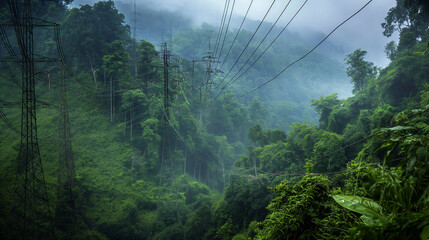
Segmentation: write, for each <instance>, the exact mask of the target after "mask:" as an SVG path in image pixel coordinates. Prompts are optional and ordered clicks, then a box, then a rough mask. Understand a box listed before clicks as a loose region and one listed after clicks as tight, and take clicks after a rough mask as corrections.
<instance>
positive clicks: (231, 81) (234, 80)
mask: <svg viewBox="0 0 429 240" xmlns="http://www.w3.org/2000/svg"><path fill="white" fill-rule="evenodd" d="M307 1H308V0H306V1H305V2H304V3H303V4H302V5H301V7H300V8H299V9H298V11H297V12H296V13H295V15H294V16H293V17H292V18H291V19H290V20H289V22H288V23H287V24H286V25H285V26H284V27H283V29H282V30H281V31H280V32H279V33H278V34H277V36H276V37H275V38H274V40H273V41H272V42H271V43H270V44H269V45H268V46H267V47H266V48H265V50H264V51H263V52H262V54H260V55H259V56H258V58H256V60H255V61H254V62H253V63H252V64H251V65H250V66H249V67H248V68H247V69H246V70H245V71H244V72H243V73H241V74H240V76H238V77H237V78H236V79H234V77H235V76H236V75H237V74H236V75H234V77H233V78H232V79H231V80H230V81H229V82H228V83H226V84H225V85H224V87H223V88H222V90H223V89H224V88H227V87H228V86H231V85H232V84H233V83H234V82H236V81H237V80H238V79H240V78H241V77H242V76H243V75H244V74H245V73H246V72H247V71H249V69H250V68H252V67H253V65H255V64H256V63H257V62H258V61H259V59H261V57H262V56H263V55H264V54H265V53H266V52H267V51H268V49H269V48H270V47H271V46H272V45H273V44H274V42H275V41H277V39H278V38H279V37H280V36H281V35H282V33H283V32H284V31H285V30H286V28H287V27H288V26H289V24H290V23H291V22H292V21H293V20H294V19H295V17H296V16H297V15H298V13H299V12H300V11H301V9H302V8H303V7H304V6H305V4H306V3H307ZM259 46H260V45H259ZM259 46H258V48H259ZM252 56H253V55H252ZM249 59H250V58H249ZM246 63H247V62H246ZM243 67H244V65H243ZM240 70H241V69H240ZM237 73H238V72H237Z"/></svg>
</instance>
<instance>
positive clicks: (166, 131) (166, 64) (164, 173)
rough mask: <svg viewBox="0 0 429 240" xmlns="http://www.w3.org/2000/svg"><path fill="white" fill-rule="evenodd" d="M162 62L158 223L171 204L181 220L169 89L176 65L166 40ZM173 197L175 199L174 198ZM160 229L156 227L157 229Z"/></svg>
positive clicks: (163, 44)
mask: <svg viewBox="0 0 429 240" xmlns="http://www.w3.org/2000/svg"><path fill="white" fill-rule="evenodd" d="M161 53H162V62H163V66H162V68H163V75H164V80H163V82H164V83H163V84H164V89H163V91H164V93H163V94H164V106H163V139H162V149H161V164H160V173H159V186H158V200H157V211H156V223H157V222H158V219H159V217H161V216H166V215H171V214H173V213H172V212H169V209H171V208H170V206H171V205H174V206H175V210H176V211H175V213H174V214H175V215H176V217H177V221H178V222H180V211H179V203H178V192H177V186H176V176H175V166H174V161H173V156H172V154H171V152H172V148H171V142H170V139H171V137H172V135H171V131H170V114H169V107H170V90H169V68H172V67H176V66H174V65H172V64H170V51H169V50H168V44H167V43H166V42H164V43H162V44H161ZM172 198H173V199H172ZM157 230H158V229H157V228H156V229H155V231H157Z"/></svg>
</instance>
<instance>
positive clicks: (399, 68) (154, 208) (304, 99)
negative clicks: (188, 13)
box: [0, 1, 429, 240]
mask: <svg viewBox="0 0 429 240" xmlns="http://www.w3.org/2000/svg"><path fill="white" fill-rule="evenodd" d="M65 3H68V2H65ZM65 3H63V2H61V3H58V2H57V1H40V5H37V4H34V6H33V8H34V9H33V12H34V14H35V15H36V16H37V17H40V18H48V19H49V20H51V21H57V22H61V25H62V27H61V29H62V39H63V44H64V52H65V55H66V56H67V59H68V65H69V69H68V70H67V71H66V74H65V76H66V78H65V79H66V86H65V90H66V92H67V104H68V108H67V109H66V110H67V111H68V114H69V118H70V129H71V131H70V132H71V139H69V140H71V143H72V148H73V159H74V170H75V178H74V179H73V181H74V185H73V186H74V187H73V196H74V197H73V204H71V205H69V207H71V206H72V207H71V211H70V209H64V206H63V205H60V204H58V202H59V201H58V199H57V197H58V193H57V191H58V188H57V187H58V177H59V175H58V173H59V172H60V171H58V167H59V163H58V159H59V157H60V156H59V152H60V151H59V150H58V149H59V146H60V144H61V142H62V141H65V139H61V135H59V131H60V129H61V128H62V127H64V126H63V125H61V124H59V117H60V116H61V115H60V113H61V110H60V109H59V107H58V106H59V105H58V104H59V103H58V101H59V99H61V95H60V89H61V83H60V71H59V70H58V66H55V65H54V64H42V63H39V64H37V66H36V67H37V68H38V69H46V70H47V72H41V73H39V74H40V76H39V77H38V78H37V83H36V94H37V95H36V97H37V99H38V100H39V101H40V102H39V105H38V108H37V126H38V139H39V146H40V152H41V159H42V163H43V169H44V178H45V181H46V186H47V190H48V197H49V200H50V210H51V213H52V214H53V219H54V223H55V229H56V236H57V238H58V239H235V240H237V239H351V238H352V239H419V238H420V239H427V238H428V235H429V234H428V232H429V230H428V229H429V208H428V201H429V200H428V199H429V198H428V196H429V190H428V189H429V187H428V184H429V182H428V179H427V175H428V170H429V166H428V163H429V159H428V156H429V135H428V134H429V126H428V124H427V123H428V122H429V113H428V111H429V110H428V109H429V106H428V104H429V85H428V76H429V68H428V64H429V56H428V55H429V54H428V53H427V51H428V50H427V49H428V47H429V45H428V43H427V34H428V30H427V29H428V25H427V22H428V21H424V20H425V19H426V20H427V13H426V11H427V9H426V8H425V7H424V6H421V5H420V4H416V5H406V4H407V3H408V2H406V3H404V2H402V1H398V6H397V7H396V8H394V9H392V10H391V11H390V12H389V15H388V16H387V18H386V24H385V25H384V27H385V29H386V32H385V33H384V34H385V35H386V36H389V34H392V31H395V29H396V30H398V29H400V31H401V32H400V36H401V37H400V41H399V43H398V44H395V43H391V44H389V45H388V46H387V47H386V53H387V54H388V56H389V58H390V59H391V60H392V62H391V63H390V64H389V65H388V66H387V67H386V68H384V69H378V68H376V67H375V66H374V64H372V63H370V62H368V61H366V60H365V54H366V52H365V51H364V50H362V49H358V50H356V51H355V52H353V53H350V54H349V55H347V56H345V65H346V67H347V68H346V74H347V75H348V77H349V79H351V82H352V84H353V86H354V88H353V96H352V97H349V98H347V99H341V98H339V97H338V95H337V94H335V93H334V94H331V92H328V91H325V90H324V89H323V86H330V85H331V84H337V83H340V81H344V82H346V81H349V80H347V79H346V77H345V76H342V75H344V74H343V73H342V70H341V67H340V64H339V63H337V62H335V60H332V59H330V58H329V57H328V56H326V55H324V54H322V53H315V54H314V55H311V57H309V58H308V59H307V60H306V61H305V62H303V63H302V64H299V65H297V66H296V67H295V68H293V69H291V71H290V72H289V73H288V74H285V79H283V80H282V79H279V81H276V82H273V84H272V85H268V86H267V87H266V88H264V89H262V90H261V91H258V92H257V93H256V95H253V96H251V97H246V98H239V97H238V96H239V95H240V93H243V92H246V91H248V90H250V89H252V88H253V87H255V86H257V85H259V84H260V83H262V82H263V81H265V80H266V79H267V76H271V75H272V74H273V72H274V73H275V72H277V71H279V70H280V69H281V68H282V67H283V66H284V65H285V64H287V62H282V61H281V59H284V58H286V57H285V56H287V57H288V58H290V59H295V58H297V57H299V56H301V55H302V54H303V53H305V51H306V50H308V46H306V45H305V44H301V43H299V42H300V37H299V36H298V35H296V34H293V33H288V34H287V36H286V37H285V38H283V39H282V40H281V42H279V43H278V45H275V46H274V48H275V49H274V50H270V52H268V54H267V56H266V58H267V59H265V60H263V61H262V64H261V65H259V66H255V68H253V69H252V70H251V71H249V73H248V74H246V75H245V76H244V78H243V79H241V80H240V81H238V82H236V83H235V84H234V85H232V86H231V88H230V89H228V90H227V91H225V94H222V95H220V97H219V98H217V99H216V101H215V102H214V103H213V104H209V105H205V104H204V103H203V101H202V99H205V98H207V99H208V100H209V101H210V100H211V99H213V98H214V97H215V96H216V92H215V91H213V92H210V91H207V92H206V94H207V95H206V96H204V97H200V92H199V91H198V88H199V86H200V85H201V82H202V81H203V79H204V75H205V69H204V66H201V65H200V66H199V65H198V64H197V65H196V66H195V67H194V68H193V66H192V60H195V59H197V58H198V57H201V55H200V54H201V53H204V52H206V51H207V47H208V45H206V44H207V37H208V36H209V35H210V34H209V33H210V31H213V30H214V29H215V28H214V27H212V26H209V25H202V26H201V27H200V28H184V29H181V31H183V32H179V33H178V34H177V35H175V36H174V37H173V39H174V40H173V43H174V44H173V53H175V55H178V56H180V61H176V62H175V67H174V68H170V69H169V83H170V87H169V96H168V97H169V99H170V100H169V102H168V109H166V107H165V106H166V105H165V101H164V97H165V96H164V95H163V93H164V92H165V88H164V85H163V83H164V82H163V79H164V76H165V75H164V74H165V72H164V70H165V65H163V63H162V59H161V58H160V52H161V53H162V51H161V49H160V48H159V47H157V46H156V45H154V44H153V43H151V42H149V41H146V40H139V41H136V49H137V50H136V52H137V55H136V56H134V51H133V49H134V44H133V43H134V40H133V39H132V38H131V34H130V27H129V26H128V25H126V24H125V16H124V15H122V14H121V13H120V12H119V11H118V10H117V9H116V7H115V5H114V3H113V2H112V1H107V2H98V3H95V4H94V5H93V6H90V5H83V6H80V7H79V8H73V9H67V8H66V6H65V5H64V4H65ZM404 4H405V5H404ZM408 4H409V3H408ZM6 7H7V6H6V5H5V4H3V3H2V4H1V5H0V9H1V10H2V12H7V10H5V9H7V8H6ZM43 9H49V11H47V12H45V11H43ZM400 10H401V11H402V12H401V11H400ZM145 11H148V12H150V11H149V10H145ZM398 13H400V14H402V15H401V16H405V17H406V18H408V19H407V21H408V22H409V23H411V24H410V25H408V26H403V25H402V24H403V22H400V21H401V20H399V19H400V18H398V17H397V16H396V15H395V14H398ZM417 13H418V14H417ZM152 14H154V15H156V13H153V12H152ZM149 16H150V14H149ZM176 18H177V19H180V17H178V16H176ZM148 19H150V17H149V18H148ZM148 21H149V20H148ZM184 22H186V21H185V20H184ZM164 24H165V22H164ZM6 33H7V34H8V35H9V38H10V39H11V44H12V46H13V47H14V48H15V49H18V48H17V43H16V42H15V41H13V40H12V39H13V35H12V34H13V29H6ZM230 34H231V36H232V35H233V34H234V32H231V33H230ZM239 36H240V38H242V40H240V41H239V42H238V46H237V49H234V48H233V50H232V51H233V52H234V54H239V53H238V51H239V49H241V48H240V47H239V46H241V47H242V45H243V44H245V42H246V41H247V39H248V38H249V37H250V32H247V31H244V30H243V32H242V34H240V35H239ZM288 37H289V38H288ZM291 39H295V40H293V41H290V40H291ZM259 40H260V36H259ZM54 41H55V35H54V34H52V33H49V31H45V32H44V34H40V35H38V36H37V37H36V38H35V49H36V51H39V52H41V53H43V54H46V55H55V53H56V49H55V44H54ZM290 42H292V43H290ZM286 43H287V44H286ZM189 46H192V48H190V47H189ZM252 47H255V46H252ZM236 51H237V52H236ZM2 56H4V53H3V52H2ZM134 57H135V58H134ZM134 61H136V62H137V71H136V72H135V68H134V64H133V63H134ZM232 64H233V63H232V62H227V63H226V65H225V66H226V69H228V66H231V65H232ZM3 67H4V71H3V70H2V71H1V73H0V84H1V86H2V91H0V99H1V100H2V105H1V110H2V113H4V114H2V116H5V117H3V119H6V118H7V119H8V123H11V124H9V125H6V124H5V121H3V122H2V123H1V124H2V125H1V129H0V141H1V145H0V146H1V147H0V173H1V176H2V177H1V178H0V203H1V208H0V232H1V233H2V234H3V235H2V237H4V238H5V239H19V237H20V236H19V232H16V231H15V229H16V228H14V227H13V226H11V225H13V223H14V222H19V216H16V214H14V212H13V211H12V206H13V204H14V194H13V192H14V189H15V185H14V182H15V176H16V172H17V168H18V166H17V161H16V159H17V156H18V153H19V147H20V136H19V132H18V133H17V132H15V131H14V130H13V129H12V128H16V129H19V127H20V126H19V122H20V114H21V111H20V109H18V108H11V107H5V106H8V105H7V104H4V103H5V102H6V103H9V105H13V106H16V103H19V102H20V94H21V89H20V88H19V87H18V86H16V84H14V82H13V81H12V80H11V75H14V73H15V75H18V76H19V74H20V68H19V66H18V67H17V66H15V65H13V64H10V63H7V64H6V65H4V66H3ZM7 69H9V70H11V71H8V70H7ZM308 69H311V71H310V70H308ZM192 76H193V77H192ZM218 78H221V76H218ZM330 78H331V79H330ZM218 80H219V79H218ZM322 81H323V84H322V83H321V82H322ZM18 85H19V84H18ZM3 89H4V90H3ZM315 89H316V90H315ZM281 93H283V94H285V95H286V97H284V96H283V95H282V94H281ZM321 94H325V96H320V95H321ZM311 99H312V100H311ZM11 103H14V104H11ZM18 105H19V104H18ZM313 108H314V109H315V112H317V114H318V117H319V121H318V126H316V125H315V124H313V123H308V121H310V120H311V119H313V118H314V117H315V116H314V115H313V114H312V113H311V112H312V111H313V110H312V109H313ZM305 122H307V123H305ZM275 128H281V130H280V129H275ZM285 130H287V131H285ZM59 136H60V137H59ZM60 193H61V192H60ZM67 211H69V212H71V213H72V214H70V216H69V215H62V214H60V213H61V212H67ZM41 231H43V230H41Z"/></svg>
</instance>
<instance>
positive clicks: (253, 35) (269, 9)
mask: <svg viewBox="0 0 429 240" xmlns="http://www.w3.org/2000/svg"><path fill="white" fill-rule="evenodd" d="M275 2H276V0H273V2H272V3H271V5H270V7H269V8H268V11H267V12H266V13H265V16H264V18H263V19H262V20H261V22H260V23H259V25H258V27H257V28H256V30H255V32H254V33H253V34H252V36H251V37H250V39H249V41H248V42H247V44H246V46H245V47H244V49H243V50H242V51H241V53H240V55H239V56H238V58H237V60H235V62H234V64H233V65H232V67H231V68H230V69H229V71H228V73H227V74H226V75H225V76H224V77H223V79H222V80H221V82H220V83H219V85H220V84H222V82H223V81H225V79H226V78H227V77H228V75H229V74H230V73H231V71H232V69H233V68H234V67H235V65H237V63H238V61H239V60H240V58H241V57H242V56H243V54H244V52H245V51H246V49H247V48H248V47H249V45H250V43H251V42H252V40H253V38H254V37H255V36H256V33H257V32H258V31H259V28H260V27H261V26H262V23H264V21H265V18H266V17H267V16H268V13H269V12H270V11H271V9H272V7H273V5H274V3H275Z"/></svg>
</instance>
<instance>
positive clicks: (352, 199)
mask: <svg viewBox="0 0 429 240" xmlns="http://www.w3.org/2000/svg"><path fill="white" fill-rule="evenodd" d="M333 198H334V200H335V201H336V202H337V203H338V204H340V205H341V206H343V207H345V208H347V209H349V210H351V211H353V212H357V213H360V214H362V216H361V219H362V221H363V222H364V223H365V224H366V225H368V226H382V225H384V224H386V223H387V220H386V217H385V216H384V215H383V213H382V208H381V206H380V205H379V204H378V203H376V202H375V201H374V200H371V199H368V198H364V197H358V196H347V195H334V196H333Z"/></svg>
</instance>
